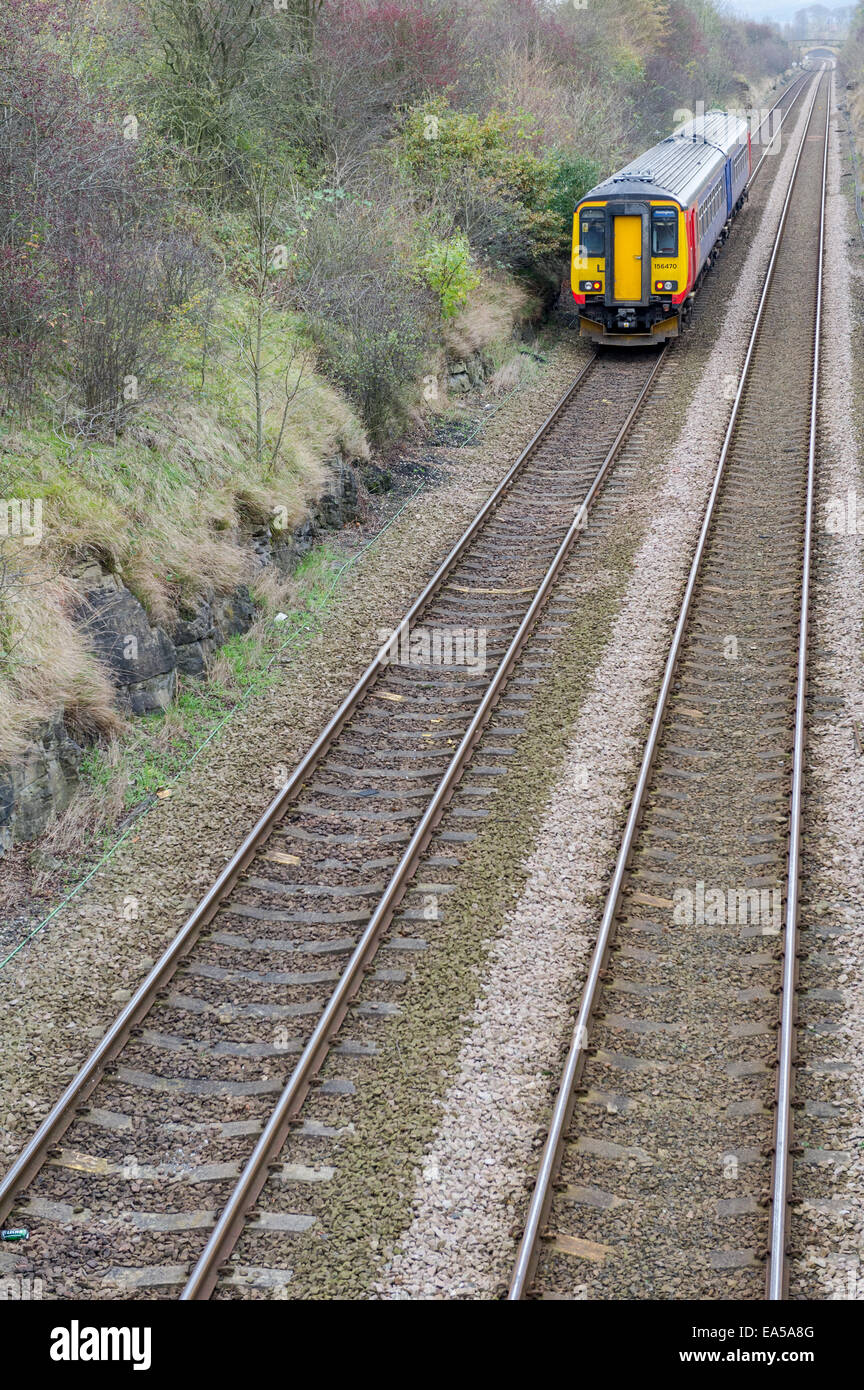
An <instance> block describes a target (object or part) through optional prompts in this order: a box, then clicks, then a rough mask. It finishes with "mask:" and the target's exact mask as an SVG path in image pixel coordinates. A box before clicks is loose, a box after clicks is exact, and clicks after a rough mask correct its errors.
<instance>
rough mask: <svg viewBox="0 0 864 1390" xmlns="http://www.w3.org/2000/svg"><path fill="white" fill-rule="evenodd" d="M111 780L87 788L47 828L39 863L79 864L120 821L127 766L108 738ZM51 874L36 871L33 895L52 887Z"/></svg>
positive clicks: (123, 808)
mask: <svg viewBox="0 0 864 1390" xmlns="http://www.w3.org/2000/svg"><path fill="white" fill-rule="evenodd" d="M103 756H104V759H105V762H106V764H107V766H108V767H109V768H110V769H111V776H110V778H108V779H107V780H106V781H105V783H104V785H102V786H99V787H93V788H88V789H87V790H85V791H81V792H79V794H78V795H77V796H76V797H75V799H74V800H73V801H72V803H71V805H69V806H68V807H67V809H66V810H65V811H64V812H63V813H62V815H59V816H58V817H57V818H56V820H55V821H54V822H53V823H52V824H51V825H50V826H49V828H48V830H47V832H46V834H45V836H44V838H43V839H42V841H41V844H40V850H41V854H40V856H39V859H40V862H41V861H45V862H46V864H50V861H51V859H52V858H57V859H69V860H79V859H82V858H83V857H85V856H86V855H87V854H88V853H89V852H90V851H91V850H92V846H93V843H94V841H98V839H99V838H100V836H101V835H103V834H105V833H108V832H110V831H112V830H114V829H115V827H116V826H117V824H118V823H119V821H120V820H121V819H122V817H123V812H124V810H125V805H126V793H127V790H128V788H129V784H130V773H129V769H128V766H127V765H126V764H125V763H124V762H123V757H122V752H121V748H120V744H119V742H118V740H117V738H116V737H115V738H112V739H111V740H110V742H109V744H108V747H107V748H106V749H105V752H104V755H103ZM54 877H55V874H54V872H53V871H52V870H51V869H50V868H48V867H45V868H44V869H43V868H39V867H37V868H36V872H35V879H34V888H35V891H36V892H37V893H39V892H41V891H43V889H48V888H50V887H51V886H52V884H53V881H54Z"/></svg>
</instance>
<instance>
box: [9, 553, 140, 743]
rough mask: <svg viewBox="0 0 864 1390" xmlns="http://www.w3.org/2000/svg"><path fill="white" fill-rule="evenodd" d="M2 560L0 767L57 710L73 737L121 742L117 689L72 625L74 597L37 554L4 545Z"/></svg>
mask: <svg viewBox="0 0 864 1390" xmlns="http://www.w3.org/2000/svg"><path fill="white" fill-rule="evenodd" d="M2 552H3V554H2V557H0V558H2V560H4V561H6V564H5V567H4V569H3V573H4V574H5V583H4V587H3V589H2V592H0V760H8V759H9V758H12V757H14V756H15V754H17V753H20V752H21V751H22V749H23V748H24V746H25V744H26V743H27V742H28V740H29V738H30V737H31V735H32V730H33V727H34V726H35V725H36V724H38V723H39V722H41V721H42V720H44V719H46V718H48V717H50V716H52V715H54V714H55V713H56V712H57V711H58V710H61V709H62V710H65V712H66V721H67V725H68V727H69V729H70V732H71V733H72V735H73V737H75V736H77V737H79V738H81V739H83V740H87V739H92V738H96V737H110V736H111V735H116V734H119V733H120V731H121V730H122V729H123V727H124V721H123V719H122V718H121V716H120V714H119V712H118V710H117V707H116V704H115V699H114V687H113V685H112V684H111V681H110V680H109V678H108V676H107V675H106V673H105V672H104V670H103V669H102V667H101V666H100V665H99V663H98V662H97V661H96V659H95V658H94V657H93V656H92V655H91V654H90V652H89V651H88V650H87V649H86V647H85V646H84V643H83V642H82V639H81V635H80V633H79V631H78V629H77V628H76V627H75V625H74V623H73V621H72V617H71V613H72V609H73V605H74V602H75V599H76V597H77V595H76V591H75V589H74V588H73V586H72V585H71V584H70V583H69V581H68V580H66V579H64V578H63V577H62V576H60V575H58V574H56V573H53V572H52V571H51V570H50V569H49V568H48V567H47V565H46V563H45V560H44V558H43V557H42V556H37V555H36V553H35V551H33V550H27V549H22V548H17V549H16V548H14V547H13V546H12V544H11V542H8V541H7V542H5V543H4V544H3V546H2Z"/></svg>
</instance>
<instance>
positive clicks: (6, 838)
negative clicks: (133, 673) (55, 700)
mask: <svg viewBox="0 0 864 1390" xmlns="http://www.w3.org/2000/svg"><path fill="white" fill-rule="evenodd" d="M83 756H84V750H83V749H82V748H80V747H79V746H78V744H77V743H75V742H74V740H73V739H71V738H70V737H69V735H68V734H67V732H66V729H65V727H64V725H63V711H62V710H60V711H59V712H58V713H57V714H56V715H55V716H54V718H53V719H51V720H50V721H49V722H48V723H47V724H42V725H40V726H39V728H38V729H37V730H36V731H35V732H34V735H33V740H32V742H31V743H29V744H28V745H27V748H26V749H25V751H24V753H23V754H22V756H21V757H20V758H19V759H17V760H16V761H15V763H14V764H13V765H12V766H11V767H0V853H2V852H3V851H5V850H7V849H9V848H10V846H11V845H13V844H15V843H18V842H19V841H21V840H35V839H36V837H37V835H41V834H42V832H43V831H44V830H45V829H46V828H47V826H48V823H49V821H50V820H51V817H52V816H53V815H55V813H56V812H58V811H63V810H65V808H66V807H67V806H68V805H69V802H70V801H71V800H72V797H73V795H74V793H75V789H76V787H77V786H78V769H79V767H80V765H81V759H82V757H83Z"/></svg>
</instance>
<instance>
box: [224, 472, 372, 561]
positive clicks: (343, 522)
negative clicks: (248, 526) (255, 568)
mask: <svg viewBox="0 0 864 1390" xmlns="http://www.w3.org/2000/svg"><path fill="white" fill-rule="evenodd" d="M326 473H327V482H326V485H325V488H324V491H323V492H322V493H321V496H320V497H319V498H318V499H317V501H315V502H310V503H309V511H308V513H307V515H306V516H305V517H304V519H303V521H302V522H301V523H300V525H299V526H295V527H294V529H293V530H292V531H285V530H279V528H278V526H273V525H268V526H261V527H259V528H257V529H256V530H255V531H254V532H253V533H252V535H251V537H250V544H251V547H252V549H253V551H254V552H255V554H256V555H257V557H258V559H259V561H260V562H261V564H265V565H276V566H277V567H278V568H279V569H280V570H282V572H283V573H284V574H293V572H294V570H295V569H296V568H297V566H298V564H299V563H300V561H301V560H303V559H305V557H306V556H307V555H308V554H310V552H311V551H313V550H314V549H315V547H316V545H318V544H319V543H320V541H321V538H322V536H323V534H324V532H325V531H338V530H340V529H341V527H343V526H347V525H348V523H349V522H350V521H354V519H355V518H356V517H357V515H358V511H359V502H360V499H359V492H358V488H357V474H356V472H355V469H354V465H352V464H350V463H346V462H345V461H344V459H342V458H340V457H336V458H333V459H330V460H329V461H328V463H327V465H326Z"/></svg>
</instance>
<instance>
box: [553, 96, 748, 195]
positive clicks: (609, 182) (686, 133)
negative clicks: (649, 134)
mask: <svg viewBox="0 0 864 1390" xmlns="http://www.w3.org/2000/svg"><path fill="white" fill-rule="evenodd" d="M747 129H748V127H747V122H746V121H745V120H743V119H742V118H741V117H740V116H733V115H732V114H730V112H728V111H708V112H706V114H705V115H704V116H697V117H696V118H695V120H692V121H687V122H686V124H685V125H683V126H681V127H680V128H679V129H678V130H676V131H675V132H674V133H673V134H672V135H669V136H667V137H666V139H665V140H661V142H660V144H659V145H653V146H652V147H651V149H650V150H646V151H645V153H644V154H641V155H640V156H639V158H638V159H634V160H632V161H631V163H630V164H626V165H625V166H624V168H623V169H619V170H618V172H617V174H613V175H612V176H611V177H610V178H608V179H606V181H605V182H604V183H600V184H598V185H597V187H596V188H592V189H591V191H590V193H586V194H585V197H584V198H583V199H581V200H580V201H581V202H587V201H593V200H594V199H599V198H614V197H619V198H620V197H626V195H627V194H628V193H633V194H635V195H637V196H642V197H651V198H656V197H661V198H674V199H675V200H676V201H677V202H679V203H683V204H685V205H687V204H689V203H690V201H691V200H692V198H693V196H694V195H695V194H696V193H698V192H699V190H700V188H702V186H703V185H704V184H705V183H706V182H708V181H709V180H710V178H711V176H712V175H713V174H714V172H715V171H717V170H719V169H720V168H721V167H722V165H723V164H724V163H725V161H726V159H727V158H728V156H729V155H730V153H731V152H732V151H733V150H735V149H738V147H739V146H740V145H742V144H745V143H746V141H747Z"/></svg>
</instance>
